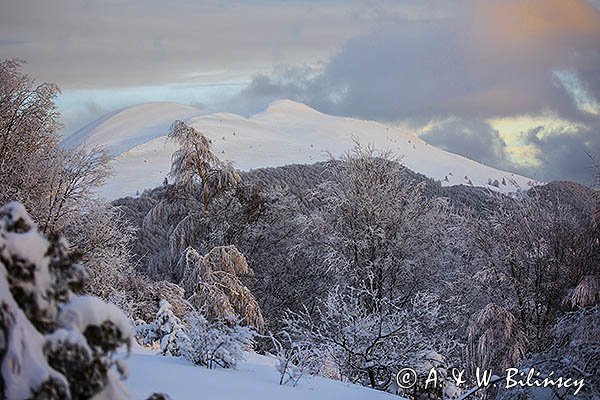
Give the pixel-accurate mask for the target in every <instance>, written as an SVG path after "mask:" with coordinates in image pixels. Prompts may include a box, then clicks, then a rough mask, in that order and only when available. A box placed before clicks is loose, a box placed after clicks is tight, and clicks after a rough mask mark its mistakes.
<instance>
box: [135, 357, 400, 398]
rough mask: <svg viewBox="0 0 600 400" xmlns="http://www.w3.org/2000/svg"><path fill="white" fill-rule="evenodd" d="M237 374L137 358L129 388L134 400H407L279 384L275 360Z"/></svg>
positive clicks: (246, 365) (259, 361)
mask: <svg viewBox="0 0 600 400" xmlns="http://www.w3.org/2000/svg"><path fill="white" fill-rule="evenodd" d="M247 356H248V359H247V361H245V362H242V363H240V365H238V368H237V370H231V369H212V370H211V369H207V368H204V367H196V366H193V365H192V364H190V363H189V362H188V361H186V360H185V359H183V358H174V357H163V356H157V355H151V354H132V355H131V357H130V358H129V361H128V364H129V378H128V379H127V386H128V387H129V390H130V394H131V395H132V398H133V399H135V400H137V399H146V398H148V396H149V395H150V394H151V393H153V392H161V393H168V394H169V395H170V396H171V397H172V398H173V399H174V400H197V399H218V400H247V399H263V400H275V399H277V400H280V399H281V400H284V399H285V400H331V399H344V400H402V399H401V398H400V397H397V396H392V395H391V394H388V393H384V392H379V391H376V390H372V389H369V388H365V387H362V386H357V385H353V384H349V383H343V382H339V381H333V380H329V379H325V378H321V377H313V376H307V377H304V378H303V379H302V380H301V381H300V382H299V383H298V386H296V387H292V386H281V385H279V375H278V373H277V371H276V370H275V363H276V361H275V360H274V359H272V358H268V357H264V356H260V355H257V354H254V353H248V354H247Z"/></svg>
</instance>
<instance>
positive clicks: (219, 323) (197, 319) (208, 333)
mask: <svg viewBox="0 0 600 400" xmlns="http://www.w3.org/2000/svg"><path fill="white" fill-rule="evenodd" d="M187 324H188V331H187V335H188V338H189V340H188V344H187V346H186V347H185V350H184V351H183V355H184V356H185V357H186V358H187V359H188V360H190V361H191V362H192V363H194V364H196V365H202V366H205V367H207V368H211V369H212V368H215V367H217V366H219V367H222V368H235V367H236V365H237V363H238V362H239V361H243V360H244V359H245V353H244V352H245V351H247V350H250V349H251V348H252V344H253V342H254V336H255V335H256V333H255V332H254V331H253V330H252V329H251V328H250V327H247V326H242V325H240V324H239V321H236V320H224V319H216V320H212V321H208V320H207V319H206V318H205V317H204V316H203V315H202V314H201V313H198V312H194V313H191V314H190V315H189V316H188V318H187Z"/></svg>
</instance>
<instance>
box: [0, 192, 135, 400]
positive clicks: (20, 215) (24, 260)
mask: <svg viewBox="0 0 600 400" xmlns="http://www.w3.org/2000/svg"><path fill="white" fill-rule="evenodd" d="M84 275H85V274H84V271H83V270H82V268H80V267H79V266H78V265H77V264H75V263H74V260H73V259H72V258H71V257H70V256H69V255H68V245H67V243H66V241H65V240H64V239H61V238H60V237H57V236H51V237H50V238H48V239H47V238H45V237H44V236H43V235H42V234H41V233H39V232H38V230H37V226H36V224H35V223H34V222H33V220H32V219H31V218H30V216H29V215H28V214H27V212H26V211H25V209H24V207H23V206H22V205H21V204H19V203H10V204H8V205H7V206H5V207H4V208H2V209H0V303H1V304H0V305H1V307H0V356H1V358H0V363H1V369H0V370H1V374H0V391H1V393H2V396H1V397H3V398H9V399H31V398H33V399H88V398H92V397H93V398H94V399H112V398H126V397H127V394H126V391H125V388H124V386H123V385H122V383H121V378H122V377H124V376H125V374H126V369H125V365H124V363H123V362H122V360H120V359H119V358H118V357H117V354H116V352H117V350H118V349H119V348H122V347H123V346H124V347H126V348H127V349H128V348H129V345H130V341H131V325H130V323H129V320H128V319H127V318H126V317H125V315H124V314H123V313H122V312H121V311H120V310H119V309H118V308H117V307H116V306H115V305H112V304H108V303H105V302H104V301H102V300H101V299H99V298H96V297H93V296H86V295H84V296H79V295H75V294H74V293H73V290H76V289H78V288H81V287H82V286H83V285H82V283H83V282H82V280H83V278H84Z"/></svg>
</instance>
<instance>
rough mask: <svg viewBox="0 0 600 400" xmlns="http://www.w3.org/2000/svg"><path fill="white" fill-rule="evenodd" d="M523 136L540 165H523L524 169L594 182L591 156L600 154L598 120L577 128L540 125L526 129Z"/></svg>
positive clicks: (541, 176) (549, 176)
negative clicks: (556, 127) (530, 166)
mask: <svg viewBox="0 0 600 400" xmlns="http://www.w3.org/2000/svg"><path fill="white" fill-rule="evenodd" d="M525 138H526V141H527V143H528V144H529V145H531V146H533V147H534V148H535V149H536V152H537V155H538V156H537V157H538V159H539V162H540V165H539V166H538V167H536V168H529V169H527V168H524V169H523V172H525V173H528V174H530V175H532V176H533V175H536V176H534V177H536V178H539V179H541V180H546V181H548V180H553V179H561V180H571V181H576V182H581V183H583V184H586V185H591V184H593V183H594V179H593V178H594V171H593V170H592V162H591V159H590V157H594V158H596V159H597V158H598V156H599V155H600V121H597V122H595V123H592V124H589V125H588V126H585V127H582V128H580V129H579V130H578V131H576V132H564V131H555V130H553V129H551V128H550V129H548V128H545V127H543V126H541V127H538V128H535V129H532V130H530V131H529V132H527V133H526V135H525ZM588 156H590V157H588Z"/></svg>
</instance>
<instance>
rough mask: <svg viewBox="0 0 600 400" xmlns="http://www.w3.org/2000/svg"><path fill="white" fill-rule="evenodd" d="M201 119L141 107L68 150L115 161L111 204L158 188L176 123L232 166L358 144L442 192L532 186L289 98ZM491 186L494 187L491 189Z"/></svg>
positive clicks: (163, 107)
mask: <svg viewBox="0 0 600 400" xmlns="http://www.w3.org/2000/svg"><path fill="white" fill-rule="evenodd" d="M200 114H201V111H200V110H196V109H193V108H191V107H186V106H181V105H177V104H174V103H152V104H144V105H139V106H135V107H132V108H129V109H125V110H122V111H120V112H118V113H116V114H113V115H109V116H107V117H105V118H104V119H102V120H99V121H97V122H96V123H93V124H91V125H90V126H89V127H88V128H87V129H86V128H84V130H82V131H79V132H77V133H76V134H75V135H74V136H75V137H74V138H68V139H66V140H65V144H66V145H76V144H79V143H86V144H87V145H105V146H108V147H109V148H110V150H111V151H112V152H113V154H116V155H117V157H116V159H115V160H114V161H113V167H114V171H115V175H114V177H113V178H112V179H111V180H110V181H109V182H108V183H107V184H106V186H105V187H104V188H103V189H102V191H101V194H102V195H103V196H105V197H106V198H108V199H114V198H117V197H122V196H126V195H133V194H134V193H136V192H138V191H140V192H141V191H142V190H144V189H147V188H151V187H154V186H157V185H159V184H160V183H161V182H162V180H163V179H164V178H165V176H166V175H167V173H168V171H169V167H170V156H171V154H172V153H173V151H174V150H175V149H176V146H175V145H174V144H173V143H169V142H167V141H166V138H165V135H166V134H167V132H168V126H169V124H170V123H171V122H172V120H174V119H182V120H184V121H186V122H187V123H188V124H191V125H192V126H194V127H195V128H196V129H198V130H200V131H201V132H203V133H204V134H205V135H206V136H207V137H209V138H210V139H211V140H212V143H213V148H214V151H215V152H216V153H217V154H218V155H219V157H221V158H222V159H228V160H232V161H233V162H234V164H235V165H236V166H237V167H238V168H240V169H242V170H249V169H254V168H259V167H268V166H280V165H286V164H292V163H299V164H306V163H313V162H316V161H323V160H326V159H328V158H329V153H331V154H333V155H334V156H339V155H340V154H341V153H343V152H344V151H346V150H348V149H350V148H351V147H352V146H353V144H354V142H355V141H358V142H360V143H362V144H372V145H373V146H375V147H376V148H378V149H389V150H391V151H393V152H394V153H395V154H396V155H399V156H403V163H404V164H405V165H406V166H407V167H408V168H410V169H412V170H413V171H416V172H419V173H421V174H424V175H426V176H428V177H431V178H434V179H436V180H439V181H441V182H442V184H443V185H445V186H448V185H458V184H465V185H474V186H483V187H490V188H491V189H494V190H500V191H503V192H511V191H515V190H517V188H519V187H520V188H524V189H527V188H528V187H529V186H530V185H531V184H533V182H532V181H531V180H530V179H528V178H525V177H522V176H519V175H515V174H512V173H509V172H505V171H500V170H497V169H495V168H491V167H488V166H485V165H483V164H480V163H477V162H475V161H472V160H469V159H467V158H465V157H462V156H459V155H456V154H453V153H449V152H447V151H444V150H441V149H438V148H436V147H433V146H431V145H429V144H428V143H426V142H425V141H423V140H422V139H420V138H418V137H416V136H415V135H412V134H411V133H408V132H405V131H403V130H400V129H398V128H396V127H392V126H387V125H385V124H382V123H379V122H374V121H364V120H358V119H353V118H344V117H334V116H330V115H326V114H323V113H320V112H318V111H316V110H313V109H312V108H310V107H308V106H306V105H304V104H301V103H296V102H293V101H290V100H278V101H275V102H274V103H272V104H271V105H270V106H269V107H268V108H267V110H265V111H264V112H262V113H259V114H256V115H253V116H251V117H250V118H244V117H241V116H239V115H235V114H229V113H215V114H209V115H200ZM494 181H495V182H496V185H497V187H495V186H492V185H489V183H493V182H494Z"/></svg>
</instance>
